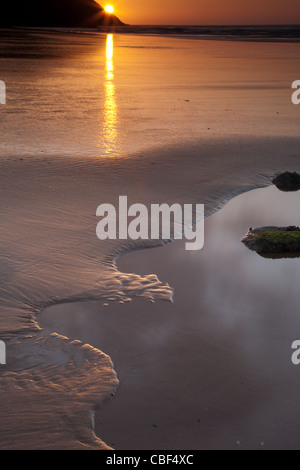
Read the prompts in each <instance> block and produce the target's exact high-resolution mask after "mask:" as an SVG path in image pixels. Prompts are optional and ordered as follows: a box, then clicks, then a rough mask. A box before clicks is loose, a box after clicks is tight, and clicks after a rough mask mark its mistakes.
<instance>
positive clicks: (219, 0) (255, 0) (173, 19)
mask: <svg viewBox="0 0 300 470" xmlns="http://www.w3.org/2000/svg"><path fill="white" fill-rule="evenodd" d="M99 3H100V4H101V5H102V6H106V5H108V4H111V5H113V6H114V7H115V14H116V15H117V16H119V18H120V19H121V20H122V21H124V22H125V23H129V24H285V23H286V24H296V23H297V24H300V0H151V1H149V0H102V1H101V0H100V1H99Z"/></svg>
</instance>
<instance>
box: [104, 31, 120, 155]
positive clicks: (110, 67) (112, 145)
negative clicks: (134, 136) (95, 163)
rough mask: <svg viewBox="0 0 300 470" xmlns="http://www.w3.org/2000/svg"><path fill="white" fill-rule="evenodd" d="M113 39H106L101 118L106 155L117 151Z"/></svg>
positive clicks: (110, 35) (111, 36) (109, 35)
mask: <svg viewBox="0 0 300 470" xmlns="http://www.w3.org/2000/svg"><path fill="white" fill-rule="evenodd" d="M113 57H114V38H113V35H112V34H108V35H107V38H106V76H105V102H104V118H103V140H104V142H103V144H104V149H105V153H106V154H111V153H114V152H116V150H117V120H118V116H117V102H116V95H115V84H114V78H115V76H114V62H113Z"/></svg>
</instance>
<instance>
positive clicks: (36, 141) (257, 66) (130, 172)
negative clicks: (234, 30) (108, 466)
mask: <svg viewBox="0 0 300 470" xmlns="http://www.w3.org/2000/svg"><path fill="white" fill-rule="evenodd" d="M108 36H109V35H106V34H101V33H90V34H77V33H75V32H73V33H70V32H55V33H54V32H38V31H35V32H28V31H27V32H25V33H24V32H18V34H17V35H16V36H11V35H10V36H9V38H7V37H5V36H4V37H3V36H2V43H1V44H2V45H1V46H0V49H1V51H2V53H3V54H2V55H3V58H2V59H0V70H1V77H0V78H1V79H3V80H4V81H5V83H6V84H7V92H8V95H7V104H6V105H5V107H3V108H1V129H2V131H1V132H2V139H1V146H0V164H1V176H0V177H1V185H0V191H1V208H0V211H1V222H2V223H1V233H0V237H1V253H0V257H1V264H0V265H1V268H0V269H1V271H0V278H1V281H2V282H1V287H0V291H1V300H0V302H1V312H0V324H1V330H0V331H1V337H0V339H1V340H4V341H5V342H6V344H7V365H6V366H5V367H1V368H0V374H1V383H0V394H1V403H2V404H3V405H1V410H0V414H1V423H3V424H1V433H0V447H1V448H5V449H6V448H10V449H15V448H24V449H26V448H27V449H28V448H35V449H37V448H43V449H54V448H63V449H69V448H72V449H77V448H78V449H79V448H81V449H82V448H89V449H107V448H110V449H112V448H116V449H118V448H119V449H121V448H122V449H143V448H145V449H147V448H157V449H172V448H173V449H180V448H183V449H191V448H199V449H204V448H215V449H217V448H239V447H240V446H244V447H245V448H262V447H264V446H266V447H269V448H276V447H278V446H280V445H282V446H283V447H286V448H295V447H298V443H297V436H296V432H295V429H296V426H297V409H296V410H295V409H294V404H295V401H294V400H295V395H296V394H297V388H298V386H299V383H298V378H297V368H294V367H293V365H292V363H291V360H290V356H291V354H290V353H291V350H290V348H291V343H292V341H293V340H296V339H297V337H294V336H297V334H298V333H297V331H298V330H297V328H298V321H297V314H296V311H295V308H294V306H295V302H296V300H297V292H296V291H297V289H296V288H293V289H292V293H291V292H290V291H288V292H289V294H288V295H289V297H288V298H289V299H290V298H291V299H292V300H293V302H292V300H291V302H290V303H288V302H287V301H286V294H285V292H286V290H287V283H283V284H282V290H280V285H281V281H280V279H278V278H276V279H273V283H271V287H269V288H268V290H267V291H265V290H264V288H261V289H262V291H261V292H260V295H259V296H258V295H257V292H258V290H257V289H258V287H259V286H257V285H255V286H252V288H251V289H250V286H249V279H250V278H251V277H250V278H249V276H250V274H251V272H250V274H249V275H248V277H247V276H246V275H245V273H244V270H245V264H243V262H244V261H243V259H244V258H243V257H244V256H247V259H246V261H245V263H246V266H247V263H249V264H250V266H252V262H253V263H254V264H255V263H259V262H260V263H261V265H260V266H258V267H257V266H256V267H255V269H258V272H260V270H263V269H264V266H266V260H260V259H259V257H258V255H256V254H254V253H250V252H249V253H248V251H247V249H246V248H245V247H244V246H242V244H241V243H240V239H241V237H242V236H243V235H244V234H245V233H246V232H247V230H248V227H249V226H252V225H253V224H255V223H256V221H255V220H253V219H254V218H255V217H257V223H259V224H262V225H264V221H265V220H266V219H267V218H268V216H269V210H270V213H271V206H272V205H273V202H272V201H273V200H276V201H277V199H276V197H277V196H275V195H273V194H271V196H270V197H269V199H268V198H267V202H266V206H267V210H266V212H262V213H261V212H260V215H259V214H257V215H255V211H256V209H257V208H258V207H260V206H261V205H262V202H261V201H264V197H265V196H264V195H262V196H258V197H257V199H255V196H254V200H255V202H254V203H252V204H254V205H252V206H251V207H252V209H249V210H248V212H247V211H246V210H245V211H243V209H239V211H237V212H236V214H237V215H236V219H240V221H239V223H240V224H242V225H239V227H238V229H237V231H233V228H232V227H233V226H234V224H233V223H227V224H226V223H225V222H224V219H223V222H222V224H223V225H222V224H221V222H220V224H221V225H222V227H227V229H228V230H229V231H230V230H231V228H232V232H230V233H229V235H228V236H227V239H226V240H227V242H226V243H227V244H229V245H231V247H232V245H234V248H232V249H233V251H230V250H229V249H228V252H227V245H224V246H223V245H222V241H221V242H218V240H215V238H216V239H217V238H218V236H219V235H220V231H219V226H218V223H219V222H218V220H219V219H218V217H219V214H220V215H221V213H222V211H225V210H226V209H227V207H228V208H229V209H228V210H229V213H230V214H232V213H231V209H230V207H231V206H230V204H233V206H232V207H233V209H232V211H233V213H234V211H235V209H234V207H235V206H234V204H235V201H237V200H238V199H239V198H243V197H244V196H247V193H248V192H249V191H252V190H254V189H256V188H266V187H267V186H269V185H271V180H272V178H273V177H274V176H275V175H276V174H277V173H281V172H284V171H299V170H300V168H299V167H300V161H299V157H300V154H299V137H298V122H299V121H298V119H299V118H298V109H297V107H295V106H293V105H292V103H291V88H290V87H291V83H292V82H293V81H294V80H295V78H297V64H298V61H299V55H300V47H299V45H298V44H296V43H288V44H285V43H276V42H271V43H261V42H257V43H253V42H251V44H250V43H245V42H239V41H232V42H228V41H226V42H222V41H205V40H202V41H199V40H196V39H193V38H188V39H182V38H177V37H162V36H159V35H157V36H155V37H152V36H151V37H150V36H146V37H144V36H143V37H140V36H134V35H114V36H113V38H111V36H109V37H108ZM37 37H38V38H39V41H38V42H36V41H35V39H36V38H37ZM3 44H4V45H5V46H4V45H3ZM7 44H8V45H9V47H7ZM124 51H125V52H126V53H125V52H124ZM268 190H269V189H264V190H263V191H268ZM254 192H255V191H254ZM244 193H245V194H244ZM263 194H265V193H263ZM121 195H127V197H128V200H129V201H130V203H141V204H145V206H147V207H150V205H151V204H155V203H156V204H161V203H168V204H172V203H180V204H188V203H190V204H205V210H206V216H207V217H208V218H207V222H206V224H207V226H208V227H207V228H206V230H208V231H209V233H210V235H209V236H208V238H207V239H206V241H205V248H204V249H203V250H201V251H200V252H199V253H194V254H193V253H191V254H187V253H185V251H184V248H183V242H179V241H176V242H171V243H167V244H166V243H163V241H161V242H155V243H154V242H147V241H143V242H142V241H126V240H105V241H100V240H99V239H98V238H97V237H96V224H97V219H96V209H97V207H98V205H99V204H102V203H110V204H116V203H117V201H118V198H119V196H121ZM238 195H241V196H238ZM236 196H238V197H237V198H236V199H233V198H235V197H236ZM280 196H281V199H280V201H281V200H282V197H283V196H282V194H280ZM266 197H267V196H266ZM278 197H279V196H278ZM278 201H279V200H278ZM276 204H278V205H280V204H281V203H280V202H277V203H276ZM224 206H225V207H224ZM286 206H288V207H290V208H292V209H293V210H292V211H291V213H289V212H287V211H286V209H285V207H286ZM280 207H281V210H280V211H279V210H278V213H279V214H278V217H277V213H276V216H275V213H274V211H273V212H272V214H273V220H274V222H273V223H274V224H276V225H277V224H278V225H280V224H281V223H285V222H287V219H288V215H289V216H290V218H292V219H293V220H291V222H290V223H291V224H294V223H295V224H297V222H298V220H297V213H296V211H295V207H296V208H297V199H291V200H284V202H283V203H282V204H281V205H280ZM276 208H277V206H276V205H275V209H276ZM272 209H274V207H272ZM275 212H276V210H275ZM254 215H255V217H254ZM259 217H260V218H259ZM282 217H283V218H284V217H286V219H285V220H282ZM275 219H276V220H275ZM289 220H290V219H289ZM268 223H269V222H268ZM222 230H223V228H222ZM221 240H222V238H221ZM213 242H214V243H213ZM210 243H212V247H211V248H210ZM154 245H161V246H158V247H156V248H154ZM206 247H207V248H206ZM216 247H218V249H216ZM146 248H150V249H146ZM206 250H207V251H206ZM210 250H211V251H210ZM234 250H237V251H234ZM240 250H241V251H240ZM127 253H128V254H127ZM216 253H217V255H216ZM232 253H233V254H232ZM125 254H126V255H125ZM246 254H247V255H246ZM123 255H125V256H123ZM202 255H203V256H204V257H205V261H204V260H203V261H202V258H201V256H202ZM223 255H224V258H223ZM225 255H226V256H228V257H229V258H226V256H225ZM215 256H217V259H218V263H217V260H216V258H215ZM230 256H234V257H235V259H236V260H241V261H240V263H239V262H236V263H235V264H234V265H233V266H231V268H227V264H228V263H229V261H230V259H232V258H230ZM249 256H250V257H249ZM256 257H257V258H256ZM274 261H275V260H271V262H274ZM199 266H200V267H201V269H202V270H201V272H200V271H199V270H198V267H199ZM280 266H281V265H280ZM286 266H287V265H286V264H284V263H283V267H281V268H278V269H279V271H278V276H279V277H280V276H281V275H280V272H281V274H282V271H280V269H282V270H283V272H285V271H284V270H285V269H288V270H289V269H290V270H291V272H292V274H291V276H293V277H292V278H293V279H296V274H297V273H296V270H297V266H298V265H297V259H296V260H289V267H288V268H286ZM221 268H222V269H221ZM199 269H200V268H199ZM253 269H254V268H253ZM266 270H267V271H266V272H268V273H269V265H268V266H267V267H266ZM294 270H295V271H294ZM273 271H275V274H274V275H275V277H276V270H273ZM253 272H254V271H253ZM255 272H256V271H255ZM216 273H218V276H217V275H216ZM241 273H242V274H241ZM283 277H284V276H283ZM217 279H220V282H219V283H218V282H217ZM286 279H287V280H288V279H289V278H288V277H287V278H286ZM226 280H228V285H226V283H225V284H224V282H225V281H226ZM237 280H239V284H238V288H234V287H231V288H232V289H233V291H235V290H236V289H238V291H240V290H242V291H243V292H244V294H245V295H246V297H245V299H246V300H245V305H248V307H247V308H248V310H247V308H246V307H245V305H244V307H242V304H240V306H239V304H238V303H237V299H236V298H235V297H234V296H232V297H231V298H230V302H229V301H228V304H226V302H225V303H224V301H223V300H222V299H224V289H225V290H226V289H229V287H230V286H234V285H235V284H234V283H235V282H237ZM287 280H286V282H288V281H287ZM229 281H230V282H231V283H230V282H229ZM276 283H277V284H276ZM288 285H290V284H288ZM248 286H249V290H248ZM275 286H276V287H275ZM252 289H253V290H252ZM247 292H248V294H247ZM197 293H198V294H199V297H201V299H202V301H204V300H205V299H206V300H205V302H206V303H199V304H198V303H197V302H196V300H195V296H197ZM209 293H210V297H211V299H217V303H215V300H214V302H213V301H212V300H210V297H209V296H208V294H209ZM200 294H201V295H200ZM207 296H208V297H207ZM247 296H248V297H247ZM273 296H274V298H273ZM250 298H251V299H253V298H254V299H256V300H257V303H256V304H255V303H253V304H252V303H250V301H249V299H250ZM279 298H280V299H281V302H282V304H280V303H279ZM203 299H204V300H203ZM218 299H219V300H218ZM149 301H150V302H149ZM286 303H287V304H288V305H287V306H286V307H285V305H286ZM104 304H107V305H108V306H106V305H104ZM199 305H200V306H201V308H200V307H199ZM233 305H234V306H235V310H234V311H232V306H233ZM259 305H262V306H263V307H262V310H259V309H258V306H259ZM280 305H282V308H281V309H280V312H281V313H283V311H284V310H285V308H286V311H287V314H290V315H289V321H288V328H286V330H284V329H283V326H284V325H285V317H284V316H281V315H280V314H279V313H280V312H278V308H279V306H280ZM196 306H197V308H196ZM238 307H239V308H238ZM239 311H240V312H241V316H239V315H238V313H239ZM41 312H42V313H41ZM273 314H274V315H275V320H276V321H273V316H272V315H273ZM121 317H122V318H123V317H124V321H123V320H122V318H121ZM195 325H197V326H195ZM248 328H250V330H251V329H252V336H251V337H252V338H254V340H253V344H252V342H251V341H250V340H249V338H248V339H247V340H246V338H247V334H246V333H247V331H248ZM282 331H285V334H283V337H282V340H281V339H280V335H281V332H282ZM239 335H240V336H239ZM293 335H294V336H293ZM273 347H275V348H276V350H277V351H278V353H277V356H276V361H275V362H276V363H275V362H274V363H273V362H272V361H273V358H272V357H270V356H271V355H272V354H271V352H272V350H273ZM266 350H267V351H270V352H268V354H266V356H265V351H266ZM271 363H273V369H272V368H271V366H270V364H271ZM278 364H279V365H278ZM281 374H285V375H284V377H286V380H285V381H283V383H282V384H281V385H280V384H279V383H278V381H280V376H281ZM187 377H188V379H187ZM151 382H152V383H153V385H154V389H152V390H151V388H150V387H148V385H149V383H151ZM279 385H280V386H279ZM123 389H124V394H123V392H122V391H123ZM153 390H154V391H156V392H155V393H154V391H153ZM272 390H275V396H274V397H273V395H272ZM8 392H9V393H8ZM160 392H161V393H160ZM137 398H138V399H137ZM279 403H280V404H281V406H280V407H279V406H278V404H279ZM135 404H136V408H134V406H135ZM293 410H294V414H292V411H293ZM275 411H276V416H275V417H273V414H274V413H275ZM172 416H173V418H172V419H171V417H172ZM174 416H175V417H176V418H175V420H174ZM279 428H280V432H278V429H279ZM171 431H172V432H171ZM283 436H285V438H283Z"/></svg>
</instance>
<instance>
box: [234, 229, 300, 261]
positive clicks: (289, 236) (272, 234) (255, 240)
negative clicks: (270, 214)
mask: <svg viewBox="0 0 300 470" xmlns="http://www.w3.org/2000/svg"><path fill="white" fill-rule="evenodd" d="M241 241H242V243H244V245H245V246H247V248H249V250H252V251H256V252H257V253H259V254H268V253H281V254H284V253H300V228H299V227H296V226H289V227H261V228H254V229H252V228H251V229H249V231H248V233H247V234H246V235H245V237H244V238H242V240H241ZM282 257H284V256H282Z"/></svg>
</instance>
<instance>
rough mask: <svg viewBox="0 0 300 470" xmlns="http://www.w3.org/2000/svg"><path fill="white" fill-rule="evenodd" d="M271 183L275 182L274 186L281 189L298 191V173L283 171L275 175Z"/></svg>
mask: <svg viewBox="0 0 300 470" xmlns="http://www.w3.org/2000/svg"><path fill="white" fill-rule="evenodd" d="M272 183H273V184H275V186H276V187H277V188H278V189H280V190H281V191H299V189H300V175H299V173H296V172H295V171H294V173H291V172H289V171H286V172H285V173H281V174H280V175H277V176H276V177H275V178H274V179H273V180H272Z"/></svg>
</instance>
